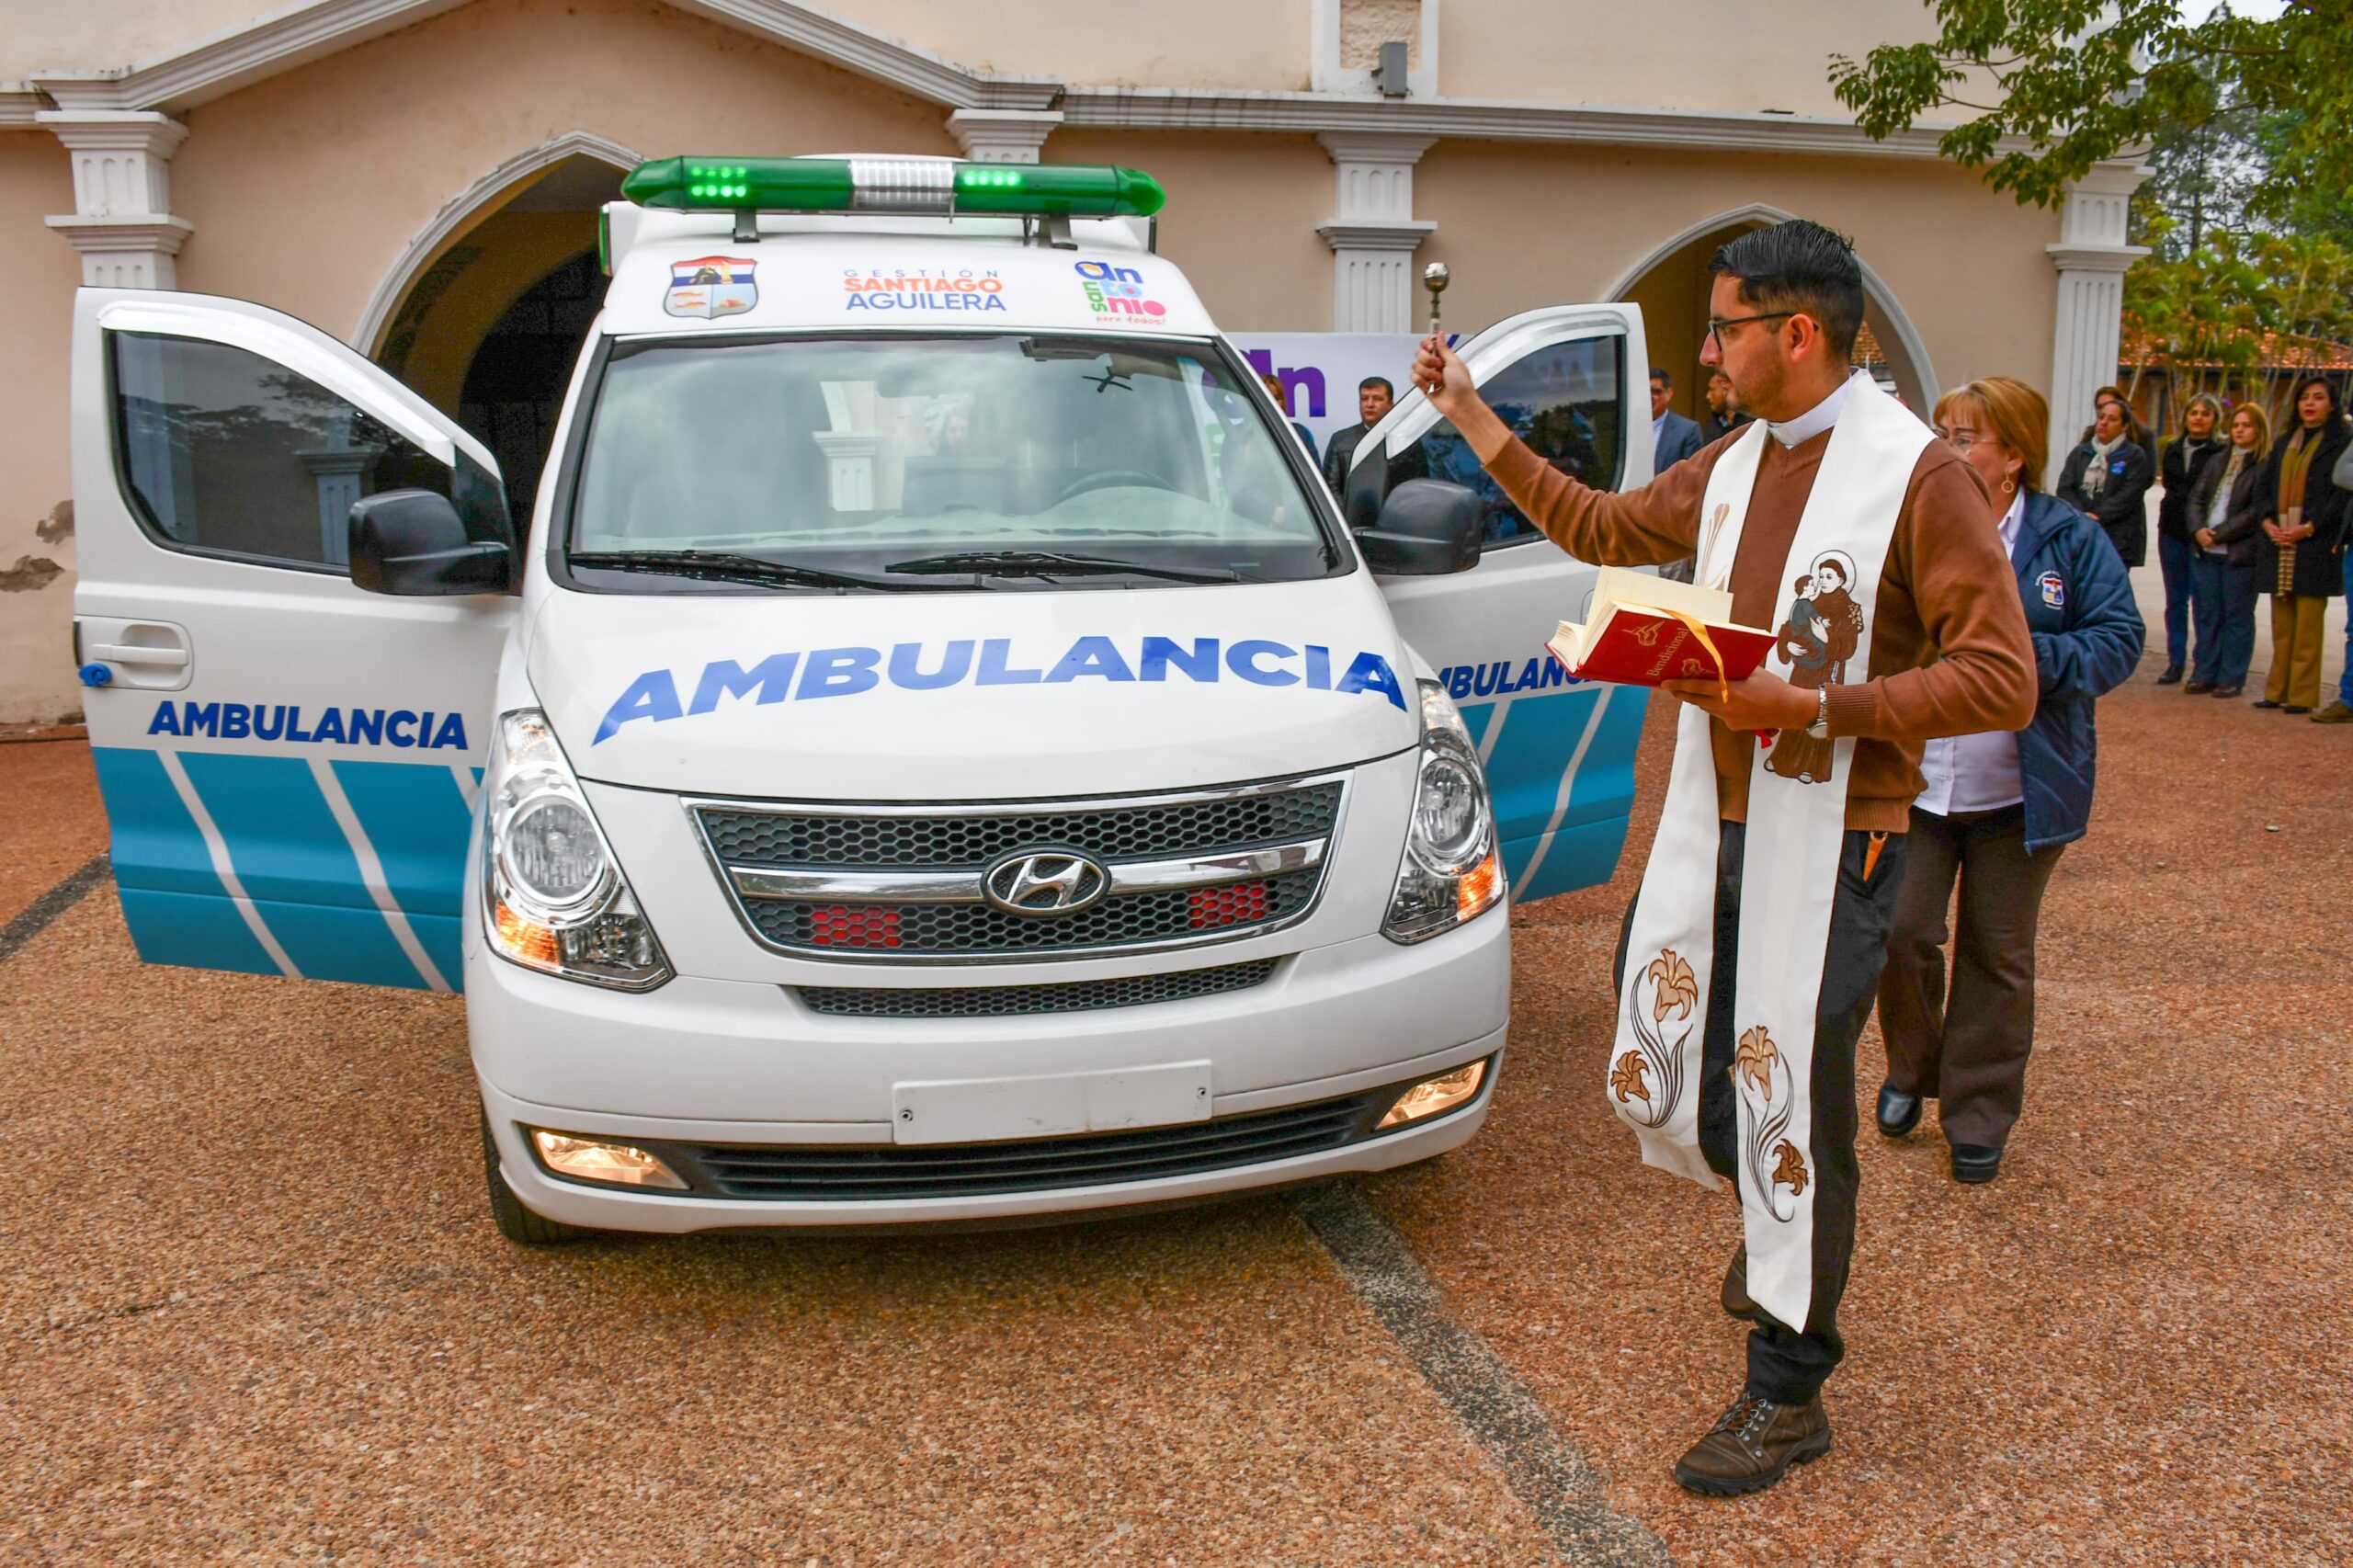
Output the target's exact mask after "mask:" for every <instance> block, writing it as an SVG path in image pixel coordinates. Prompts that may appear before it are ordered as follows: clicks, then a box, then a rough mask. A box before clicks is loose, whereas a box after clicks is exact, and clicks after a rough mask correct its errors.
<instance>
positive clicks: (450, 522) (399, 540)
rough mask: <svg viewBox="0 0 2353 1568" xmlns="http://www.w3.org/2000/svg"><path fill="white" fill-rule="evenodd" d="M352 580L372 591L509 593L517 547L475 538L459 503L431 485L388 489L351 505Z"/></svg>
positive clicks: (439, 593)
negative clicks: (469, 533) (468, 532)
mask: <svg viewBox="0 0 2353 1568" xmlns="http://www.w3.org/2000/svg"><path fill="white" fill-rule="evenodd" d="M350 549H351V580H352V582H353V583H355V584H357V585H358V586H360V587H363V588H365V589H367V590H368V591H369V593H371V594H410V595H419V596H426V595H449V594H503V593H505V592H506V589H507V585H508V584H509V583H510V582H511V581H512V580H513V577H514V564H515V552H514V551H513V550H512V548H510V547H509V546H508V545H507V544H506V543H505V542H504V541H502V540H470V539H468V538H467V537H466V525H465V524H464V523H463V522H462V521H460V519H459V517H458V508H457V507H456V506H452V505H451V504H450V502H449V497H448V496H447V495H443V494H438V493H437V492H435V491H431V490H385V491H380V492H378V493H377V494H373V495H369V496H366V497H363V498H362V499H360V500H358V501H354V502H353V503H352V504H351V533H350Z"/></svg>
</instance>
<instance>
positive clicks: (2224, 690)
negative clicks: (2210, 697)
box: [2214, 686, 2263, 708]
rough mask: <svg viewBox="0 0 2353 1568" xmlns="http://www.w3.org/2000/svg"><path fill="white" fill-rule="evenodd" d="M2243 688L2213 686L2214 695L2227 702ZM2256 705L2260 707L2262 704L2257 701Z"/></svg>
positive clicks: (2243, 688)
mask: <svg viewBox="0 0 2353 1568" xmlns="http://www.w3.org/2000/svg"><path fill="white" fill-rule="evenodd" d="M2245 689H2246V687H2243V686H2218V687H2215V688H2214V695H2215V696H2217V697H2219V698H2221V699H2222V700H2223V701H2225V702H2228V701H2230V700H2231V699H2233V698H2234V697H2236V696H2238V694H2239V693H2240V692H2242V691H2245ZM2262 706H2263V704H2262V703H2260V702H2258V703H2256V707H2257V708H2260V707H2262Z"/></svg>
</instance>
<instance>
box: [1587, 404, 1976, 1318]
mask: <svg viewBox="0 0 2353 1568" xmlns="http://www.w3.org/2000/svg"><path fill="white" fill-rule="evenodd" d="M1932 439H1934V436H1933V434H1932V433H1931V432H1930V431H1929V429H1928V427H1927V426H1925V425H1923V424H1921V423H1920V421H1919V420H1918V419H1917V418H1915V417H1914V416H1913V415H1911V414H1910V413H1909V412H1907V411H1906V410H1905V409H1904V407H1903V405H1902V404H1900V403H1897V402H1896V401H1895V400H1894V399H1893V398H1891V397H1889V396H1888V395H1887V394H1886V393H1885V392H1881V391H1880V390H1879V389H1878V388H1877V387H1876V386H1873V385H1872V384H1871V383H1870V381H1868V380H1866V379H1858V380H1857V381H1855V382H1854V383H1853V385H1852V387H1851V389H1850V390H1849V392H1848V393H1847V399H1846V405H1845V406H1844V407H1843V408H1841V409H1840V410H1839V411H1838V419H1837V423H1836V425H1834V426H1831V436H1830V445H1829V447H1828V449H1826V450H1825V451H1824V453H1823V458H1822V467H1821V469H1820V471H1819V472H1817V473H1816V475H1815V477H1814V482H1813V493H1812V494H1810V495H1809V496H1807V498H1806V504H1805V513H1804V515H1803V517H1802V518H1801V519H1800V520H1799V523H1798V531H1797V537H1796V538H1795V539H1794V540H1792V541H1791V542H1790V551H1789V555H1788V558H1787V559H1786V560H1784V561H1783V562H1781V563H1780V571H1779V575H1778V577H1777V579H1776V581H1777V585H1778V586H1777V589H1776V594H1775V604H1776V609H1775V615H1776V617H1777V618H1778V630H1779V640H1778V641H1777V642H1775V644H1774V647H1773V651H1772V652H1771V653H1768V654H1767V655H1766V658H1767V664H1766V665H1765V667H1766V668H1768V669H1770V670H1771V671H1772V672H1773V673H1774V674H1776V675H1779V676H1781V677H1782V678H1784V679H1786V680H1789V681H1791V682H1792V683H1794V684H1795V685H1797V686H1799V687H1803V688H1806V689H1809V690H1818V689H1820V688H1822V687H1828V686H1837V685H1849V684H1856V683H1859V682H1861V681H1863V680H1864V679H1866V678H1867V677H1868V672H1869V670H1870V641H1871V627H1872V623H1873V612H1874V610H1875V609H1876V608H1877V606H1876V601H1877V599H1878V597H1879V581H1880V571H1881V566H1882V565H1883V564H1884V562H1885V561H1886V557H1887V547H1888V540H1889V539H1890V538H1891V537H1892V536H1893V533H1894V531H1895V520H1896V517H1897V516H1898V514H1899V513H1900V512H1901V511H1902V509H1903V506H1904V490H1905V488H1906V486H1907V485H1908V484H1909V483H1910V482H1911V478H1912V471H1913V468H1914V467H1915V464H1917V462H1918V461H1919V458H1920V453H1921V450H1922V449H1924V448H1925V447H1926V446H1927V443H1928V442H1929V441H1930V440H1932ZM1767 440H1768V435H1767V431H1766V426H1765V424H1764V422H1763V421H1761V420H1759V421H1756V422H1755V423H1752V424H1751V425H1749V426H1748V427H1747V429H1746V430H1745V431H1744V432H1743V433H1742V435H1741V437H1740V438H1739V439H1738V440H1736V441H1734V442H1733V444H1732V446H1731V447H1729V448H1728V449H1726V450H1725V451H1724V453H1723V455H1722V457H1721V458H1720V459H1718V460H1717V462H1716V466H1715V469H1714V471H1713V472H1711V474H1710V475H1709V476H1708V490H1707V495H1706V498H1705V499H1704V500H1703V501H1702V502H1701V503H1700V527H1699V550H1698V562H1697V565H1696V567H1695V569H1694V572H1693V580H1694V581H1696V582H1699V583H1703V584H1707V585H1711V586H1714V587H1723V586H1726V585H1728V583H1729V581H1730V578H1731V575H1732V563H1733V558H1734V557H1735V556H1736V555H1737V554H1738V552H1739V550H1740V537H1741V530H1742V528H1743V526H1744V525H1745V523H1746V522H1747V519H1748V502H1749V494H1750V492H1751V491H1752V490H1754V489H1755V487H1756V471H1757V465H1758V464H1759V462H1760V461H1761V460H1763V458H1764V453H1765V443H1766V441H1767ZM1783 606H1786V608H1785V609H1784V608H1781V607H1783ZM1712 722H1713V721H1711V719H1710V718H1709V717H1708V715H1707V714H1706V713H1704V712H1702V711H1700V710H1699V709H1697V708H1694V707H1690V706H1688V705H1687V706H1686V707H1685V708H1684V710H1683V712H1682V716H1681V718H1680V719H1679V720H1678V722H1677V726H1676V736H1675V764H1674V768H1673V771H1672V772H1671V773H1670V774H1669V776H1668V778H1667V786H1666V804H1665V811H1664V812H1663V814H1662V815H1661V817H1660V819H1659V826H1658V837H1657V839H1656V841H1655V842H1654V844H1653V845H1652V846H1651V858H1650V863H1649V865H1648V866H1647V867H1645V868H1644V869H1643V886H1642V892H1640V893H1639V894H1638V895H1637V896H1636V899H1635V903H1634V918H1633V924H1632V926H1631V928H1630V930H1629V932H1628V935H1627V942H1626V973H1625V980H1624V985H1623V990H1622V992H1621V994H1620V997H1619V1007H1618V1035H1617V1041H1616V1043H1615V1044H1614V1045H1613V1046H1612V1047H1611V1049H1610V1052H1609V1070H1608V1071H1609V1083H1608V1096H1609V1105H1610V1108H1611V1109H1613V1110H1615V1111H1616V1112H1617V1113H1618V1115H1619V1117H1620V1119H1623V1120H1625V1121H1626V1122H1627V1123H1628V1124H1629V1125H1631V1127H1632V1128H1633V1130H1634V1134H1635V1136H1636V1138H1638V1139H1639V1140H1640V1141H1641V1143H1642V1149H1643V1163H1644V1164H1646V1165H1657V1166H1660V1167H1661V1168H1663V1169H1665V1170H1669V1171H1675V1172H1677V1173H1679V1174H1681V1175H1684V1176H1689V1177H1690V1178H1691V1179H1692V1180H1693V1181H1696V1182H1699V1183H1700V1184H1701V1185H1702V1186H1705V1187H1717V1186H1720V1185H1721V1184H1720V1183H1719V1182H1718V1180H1717V1179H1716V1176H1715V1174H1714V1173H1713V1172H1712V1171H1711V1170H1710V1169H1709V1167H1708V1164H1707V1162H1706V1160H1705V1159H1704V1158H1703V1157H1702V1156H1701V1154H1700V1152H1699V1076H1700V1051H1701V1043H1702V1041H1703V1040H1704V1039H1705V1038H1706V1035H1707V1026H1708V1006H1709V1000H1710V991H1711V980H1712V979H1713V971H1714V968H1715V965H1714V956H1715V955H1714V947H1715V895H1716V853H1717V842H1718V837H1719V832H1718V820H1719V819H1718V814H1717V808H1716V761H1715V752H1714V749H1713V747H1711V745H1710V744H1709V730H1710V728H1711V724H1712ZM1854 750H1855V742H1854V740H1853V738H1852V737H1846V738H1841V739H1837V740H1817V739H1815V738H1813V737H1812V736H1809V735H1807V734H1806V733H1805V732H1804V731H1803V729H1802V728H1800V729H1792V730H1785V731H1783V732H1781V733H1780V734H1779V736H1778V737H1777V738H1776V739H1775V740H1774V742H1773V744H1771V745H1770V746H1769V747H1767V746H1763V745H1759V746H1758V747H1757V748H1756V753H1755V755H1754V756H1753V757H1752V758H1751V760H1750V764H1749V778H1748V831H1747V835H1746V843H1747V847H1746V851H1745V855H1746V858H1745V862H1744V864H1743V865H1742V868H1741V900H1740V955H1739V962H1738V964H1737V966H1736V971H1737V972H1736V973H1735V974H1734V975H1733V985H1732V991H1731V1006H1732V1009H1733V1017H1732V1020H1731V1028H1732V1032H1733V1036H1734V1039H1735V1040H1736V1041H1737V1044H1736V1045H1735V1047H1734V1052H1733V1063H1732V1078H1733V1098H1734V1101H1735V1102H1736V1104H1737V1106H1738V1109H1739V1126H1740V1139H1739V1148H1738V1150H1737V1152H1736V1164H1737V1167H1738V1176H1739V1188H1740V1200H1741V1211H1742V1217H1743V1222H1744V1230H1745V1235H1746V1239H1747V1243H1748V1293H1749V1295H1750V1296H1751V1297H1752V1298H1753V1299H1754V1300H1755V1301H1756V1303H1757V1304H1758V1305H1759V1306H1761V1307H1763V1308H1764V1309H1765V1310H1766V1311H1767V1312H1769V1313H1771V1314H1772V1315H1773V1316H1774V1317H1775V1318H1776V1319H1778V1320H1779V1322H1781V1323H1783V1324H1787V1325H1789V1326H1790V1327H1791V1328H1794V1329H1802V1328H1804V1326H1805V1322H1806V1314H1807V1312H1808V1310H1809V1308H1810V1307H1811V1305H1812V1302H1813V1196H1814V1169H1815V1165H1814V1152H1813V1098H1812V1094H1813V1074H1812V1066H1813V1033H1814V1013H1815V1007H1816V1003H1817V1001H1818V998H1819V997H1820V994H1821V991H1822V971H1823V961H1824V953H1825V952H1826V950H1827V949H1828V947H1829V941H1830V907H1831V901H1832V899H1833V897H1834V896H1835V895H1836V892H1837V886H1838V857H1839V851H1840V848H1841V846H1843V844H1844V842H1845V835H1846V826H1847V784H1848V781H1849V778H1850V777H1851V775H1852V771H1853V761H1854Z"/></svg>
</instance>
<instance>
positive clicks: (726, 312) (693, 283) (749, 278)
mask: <svg viewBox="0 0 2353 1568" xmlns="http://www.w3.org/2000/svg"><path fill="white" fill-rule="evenodd" d="M753 271H754V268H753V264H752V263H750V262H748V261H744V260H741V259H739V258H737V257H735V256H699V257H697V258H696V259H695V260H693V261H674V262H672V263H671V264H670V289H669V292H667V293H665V294H664V295H663V296H662V308H663V309H664V310H665V311H667V312H670V313H671V314H672V315H674V316H700V317H702V318H703V319H704V320H706V321H708V320H710V319H711V318H713V317H715V316H734V315H741V314H743V313H744V312H745V311H748V310H750V309H751V308H752V307H753V306H754V305H756V304H758V303H759V302H760V288H759V284H758V283H757V282H756V280H755V278H754V277H753Z"/></svg>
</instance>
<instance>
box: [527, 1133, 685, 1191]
mask: <svg viewBox="0 0 2353 1568" xmlns="http://www.w3.org/2000/svg"><path fill="white" fill-rule="evenodd" d="M531 1143H532V1146H533V1147H534V1148H536V1149H538V1150H539V1152H540V1160H541V1162H543V1163H544V1164H545V1165H547V1167H548V1169H550V1170H551V1171H553V1172H555V1174H556V1175H558V1176H570V1177H571V1178H572V1179H573V1180H574V1181H596V1182H603V1183H605V1184H606V1185H607V1186H609V1187H667V1188H669V1189H670V1190H671V1191H673V1192H684V1191H686V1190H687V1184H686V1183H685V1182H683V1181H680V1180H679V1179H678V1176H677V1173H676V1172H675V1171H673V1170H671V1168H670V1167H669V1166H667V1165H664V1164H663V1163H662V1162H661V1161H660V1160H658V1159H656V1158H655V1157H654V1156H653V1155H652V1154H649V1153H646V1152H645V1151H644V1150H642V1149H640V1148H637V1147H636V1146H635V1145H633V1144H629V1143H600V1142H597V1140H596V1139H593V1138H574V1137H573V1136H572V1135H571V1134H569V1133H564V1132H542V1131H540V1130H539V1129H538V1128H536V1127H534V1128H533V1129H531Z"/></svg>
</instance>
